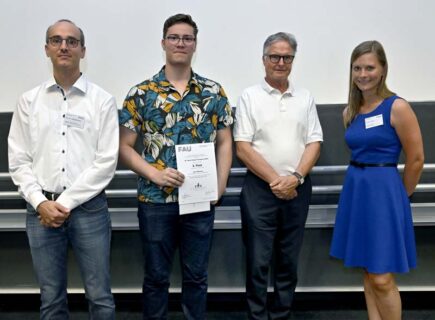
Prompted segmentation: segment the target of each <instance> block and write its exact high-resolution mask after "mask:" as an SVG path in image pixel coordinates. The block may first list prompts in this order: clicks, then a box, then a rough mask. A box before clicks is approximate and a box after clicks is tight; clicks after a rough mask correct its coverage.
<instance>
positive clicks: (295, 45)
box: [263, 32, 298, 55]
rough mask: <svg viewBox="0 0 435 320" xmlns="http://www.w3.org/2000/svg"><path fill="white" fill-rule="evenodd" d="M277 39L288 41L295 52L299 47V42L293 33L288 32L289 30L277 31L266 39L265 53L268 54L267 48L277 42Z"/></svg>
mask: <svg viewBox="0 0 435 320" xmlns="http://www.w3.org/2000/svg"><path fill="white" fill-rule="evenodd" d="M277 41H285V42H287V43H288V44H289V45H290V47H291V48H292V49H293V50H294V52H295V53H296V51H297V48H298V43H297V41H296V38H295V36H294V35H292V34H291V33H287V32H278V33H275V34H272V35H270V36H268V37H267V39H266V41H264V45H263V55H265V54H266V52H267V50H268V49H269V47H270V46H271V45H272V43H274V42H277Z"/></svg>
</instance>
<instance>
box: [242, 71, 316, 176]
mask: <svg viewBox="0 0 435 320" xmlns="http://www.w3.org/2000/svg"><path fill="white" fill-rule="evenodd" d="M234 140H235V141H246V142H251V144H252V147H253V148H254V150H255V151H257V152H258V153H259V154H260V155H261V156H262V157H263V158H264V159H265V160H266V161H267V163H269V164H270V165H271V166H272V168H273V169H274V170H275V171H276V172H277V173H278V174H280V175H289V174H291V173H292V172H294V171H295V169H296V168H297V166H298V164H299V162H300V160H301V157H302V154H303V153H304V150H305V146H306V145H307V144H309V143H312V142H316V141H323V133H322V127H321V126H320V121H319V117H318V115H317V110H316V105H315V103H314V99H313V97H312V96H311V94H310V93H309V92H308V91H307V90H305V89H296V88H294V87H293V86H292V85H291V84H289V88H288V89H287V91H286V92H284V93H281V92H280V91H279V90H277V89H275V88H273V87H271V86H270V85H269V84H268V83H267V82H266V81H265V80H263V81H262V83H261V84H258V85H256V86H252V87H249V88H247V89H245V90H244V91H243V93H242V96H241V97H240V99H239V102H238V105H237V109H236V121H235V124H234Z"/></svg>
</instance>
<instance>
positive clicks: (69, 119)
mask: <svg viewBox="0 0 435 320" xmlns="http://www.w3.org/2000/svg"><path fill="white" fill-rule="evenodd" d="M63 123H64V124H65V125H66V126H68V127H74V128H80V129H83V128H84V127H85V117H82V116H79V115H76V114H72V113H67V114H66V115H65V118H64V122H63Z"/></svg>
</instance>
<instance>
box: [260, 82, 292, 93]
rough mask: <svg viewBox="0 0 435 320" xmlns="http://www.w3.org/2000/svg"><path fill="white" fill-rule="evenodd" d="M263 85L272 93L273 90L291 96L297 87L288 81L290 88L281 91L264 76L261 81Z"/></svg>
mask: <svg viewBox="0 0 435 320" xmlns="http://www.w3.org/2000/svg"><path fill="white" fill-rule="evenodd" d="M261 87H262V88H263V89H264V90H265V91H266V92H267V93H268V94H272V93H273V92H278V93H279V94H283V95H284V94H289V95H290V96H294V92H295V88H294V87H293V84H292V83H291V82H290V80H289V82H288V88H287V90H286V91H285V92H283V93H281V91H279V90H278V89H275V88H274V87H272V86H271V85H270V84H268V83H267V81H266V79H264V78H263V81H262V82H261Z"/></svg>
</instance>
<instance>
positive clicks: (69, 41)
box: [48, 36, 80, 49]
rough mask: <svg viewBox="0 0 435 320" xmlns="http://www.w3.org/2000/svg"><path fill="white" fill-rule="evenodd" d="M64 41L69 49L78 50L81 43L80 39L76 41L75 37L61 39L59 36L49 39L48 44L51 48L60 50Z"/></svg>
mask: <svg viewBox="0 0 435 320" xmlns="http://www.w3.org/2000/svg"><path fill="white" fill-rule="evenodd" d="M64 41H65V43H66V46H67V47H68V48H69V49H72V48H77V46H78V45H79V43H80V40H79V39H76V38H73V37H68V38H62V37H59V36H53V37H50V38H48V43H49V44H50V45H51V46H53V47H55V48H59V47H60V46H61V45H62V43H63V42H64Z"/></svg>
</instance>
